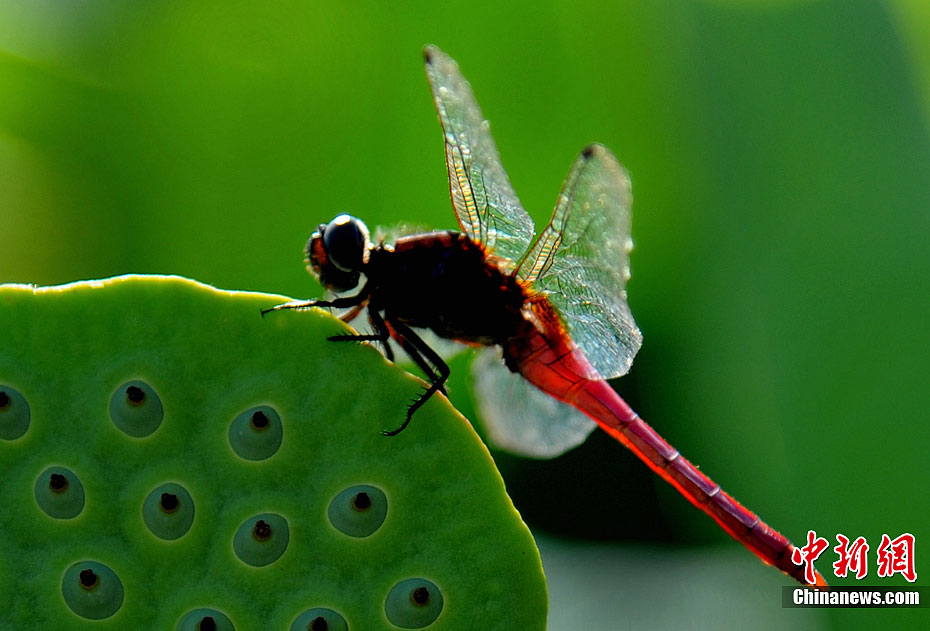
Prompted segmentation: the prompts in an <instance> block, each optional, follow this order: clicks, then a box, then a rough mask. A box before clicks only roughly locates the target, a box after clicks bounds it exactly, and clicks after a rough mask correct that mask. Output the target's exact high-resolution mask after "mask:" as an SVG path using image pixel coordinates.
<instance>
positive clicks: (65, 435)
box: [0, 276, 546, 631]
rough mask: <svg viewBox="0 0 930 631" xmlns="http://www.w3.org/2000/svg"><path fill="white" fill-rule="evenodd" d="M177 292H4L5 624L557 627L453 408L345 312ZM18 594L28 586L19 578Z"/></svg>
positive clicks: (530, 549)
mask: <svg viewBox="0 0 930 631" xmlns="http://www.w3.org/2000/svg"><path fill="white" fill-rule="evenodd" d="M284 301H286V299H285V298H283V297H281V296H272V295H266V294H258V293H245V292H227V291H220V290H217V289H214V288H212V287H208V286H206V285H202V284H199V283H196V282H193V281H190V280H186V279H182V278H177V277H161V276H127V277H119V278H113V279H108V280H104V281H95V282H86V283H74V284H71V285H65V286H62V287H49V288H35V287H29V286H23V285H5V286H0V304H2V305H3V308H2V309H0V476H2V479H3V484H2V485H0V501H2V503H3V507H4V510H3V511H0V532H2V533H3V538H2V541H0V580H2V581H3V584H4V585H6V586H8V587H9V589H4V590H0V611H2V612H3V618H2V623H0V627H2V628H3V629H11V630H13V631H19V630H23V631H25V630H27V629H30V630H31V629H69V630H71V629H74V630H77V631H80V630H81V629H88V630H90V629H93V630H94V631H116V630H120V631H122V630H123V629H167V630H181V631H189V630H198V629H199V630H201V631H202V630H204V629H217V630H223V631H228V630H230V629H234V630H239V631H248V630H251V629H285V630H286V629H290V630H292V631H293V630H295V629H296V630H299V631H318V630H320V629H326V630H329V631H332V630H339V631H343V630H350V631H362V630H371V629H392V628H393V629H430V630H431V631H455V630H460V629H492V630H493V629H502V630H503V629H507V630H509V629H531V630H532V629H539V630H541V629H544V628H545V621H546V591H545V580H544V577H543V575H542V567H541V564H540V560H539V555H538V552H537V550H536V547H535V545H534V543H533V539H532V537H531V535H530V533H529V531H528V530H527V528H526V526H525V525H524V524H523V522H522V521H521V520H520V518H519V515H518V514H517V513H516V511H515V510H514V508H513V505H512V504H511V502H510V499H509V498H508V497H507V495H506V493H505V491H504V485H503V482H502V480H501V478H500V476H499V474H498V472H497V470H496V468H495V467H494V464H493V462H492V461H491V458H490V456H489V454H488V452H487V450H486V449H485V448H484V446H483V445H482V444H481V443H480V441H479V440H478V439H477V437H476V436H475V434H474V432H473V430H472V429H471V427H470V426H469V424H468V423H467V422H466V421H465V420H464V419H463V418H462V417H461V416H460V415H458V414H457V413H456V412H455V411H454V410H453V409H452V408H451V406H449V404H448V402H447V401H446V400H445V398H444V397H442V396H436V397H434V398H433V399H432V400H430V401H429V402H428V403H427V404H426V405H425V406H424V407H423V409H422V410H420V411H419V412H418V413H417V416H416V418H415V419H414V422H413V423H411V425H410V427H409V428H407V429H406V430H405V431H404V432H403V433H401V434H400V435H398V436H396V437H385V436H382V435H381V430H382V429H386V428H388V429H390V428H394V427H396V426H397V425H398V424H399V422H401V421H402V420H403V418H404V411H405V406H406V404H407V401H408V400H409V399H410V398H411V397H412V396H413V395H415V394H416V393H417V392H418V391H420V390H421V389H422V383H420V382H419V381H418V380H417V379H416V378H414V377H412V376H411V375H409V374H407V373H405V372H403V371H401V370H400V369H398V368H396V367H395V366H393V365H391V364H390V363H388V362H386V361H385V360H384V359H383V357H381V355H380V354H379V353H378V352H377V351H376V350H375V349H374V348H371V347H369V346H367V345H359V344H336V343H332V342H329V341H327V339H326V338H327V337H328V336H330V335H333V334H336V333H340V332H347V331H348V328H347V327H346V325H344V324H343V323H341V322H339V321H338V320H336V319H334V318H333V317H331V316H330V315H328V314H326V313H324V312H322V311H318V310H311V311H309V312H301V313H296V312H277V313H273V314H268V315H266V316H265V317H264V318H262V317H261V316H260V314H259V312H260V310H261V309H263V308H267V307H270V306H272V305H275V304H278V303H281V302H284ZM14 585H15V587H14Z"/></svg>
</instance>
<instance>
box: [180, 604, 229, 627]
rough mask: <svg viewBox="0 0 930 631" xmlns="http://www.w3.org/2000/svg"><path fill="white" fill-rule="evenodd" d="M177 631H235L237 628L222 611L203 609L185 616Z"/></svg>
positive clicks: (195, 610)
mask: <svg viewBox="0 0 930 631" xmlns="http://www.w3.org/2000/svg"><path fill="white" fill-rule="evenodd" d="M177 631H235V627H234V626H233V623H232V621H231V620H230V619H229V616H227V615H226V614H224V613H223V612H222V611H219V610H217V609H210V608H208V607H201V608H199V609H194V610H193V611H189V612H187V613H186V614H184V616H182V617H181V620H180V621H179V622H178V626H177Z"/></svg>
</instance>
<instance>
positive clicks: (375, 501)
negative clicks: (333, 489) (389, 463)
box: [327, 484, 388, 538]
mask: <svg viewBox="0 0 930 631" xmlns="http://www.w3.org/2000/svg"><path fill="white" fill-rule="evenodd" d="M387 513H388V502H387V496H386V495H385V494H384V491H382V490H381V489H379V488H378V487H376V486H371V485H370V484H359V485H357V486H351V487H349V488H347V489H345V490H343V491H342V492H340V493H339V494H338V495H337V496H336V497H334V498H333V500H332V501H331V502H330V503H329V509H328V510H327V516H328V517H329V523H331V524H332V525H333V527H334V528H335V529H336V530H338V531H339V532H341V533H342V534H344V535H348V536H350V537H356V538H362V537H368V536H371V535H372V534H374V533H375V532H376V531H377V530H378V529H379V528H381V525H382V524H383V523H384V520H385V518H386V517H387Z"/></svg>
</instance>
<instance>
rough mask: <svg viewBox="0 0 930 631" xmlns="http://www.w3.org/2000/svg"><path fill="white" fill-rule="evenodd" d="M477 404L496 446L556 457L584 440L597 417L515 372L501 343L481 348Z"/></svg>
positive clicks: (475, 378)
mask: <svg viewBox="0 0 930 631" xmlns="http://www.w3.org/2000/svg"><path fill="white" fill-rule="evenodd" d="M471 374H472V382H473V389H474V393H475V405H476V407H477V409H478V414H479V415H480V417H481V418H480V419H479V420H480V422H481V424H482V426H483V427H484V430H485V433H486V435H487V437H488V442H490V443H491V444H492V445H493V446H494V447H496V448H498V449H503V450H505V451H508V452H510V453H515V454H519V455H522V456H528V457H530V458H554V457H555V456H558V455H561V454H563V453H564V452H566V451H568V450H569V449H571V448H573V447H576V446H578V445H580V444H581V443H582V442H584V440H585V439H586V438H587V437H588V435H589V434H590V433H591V432H592V430H594V428H595V424H594V421H592V420H591V419H589V418H588V417H587V416H585V415H584V414H582V413H581V412H579V411H578V410H576V409H575V408H573V407H571V406H570V405H568V404H566V403H562V402H561V401H559V400H558V399H554V398H552V397H550V396H549V395H547V394H545V393H543V392H542V391H541V390H538V389H537V388H536V387H534V386H532V385H531V384H530V383H529V382H528V381H526V380H525V379H523V378H522V377H521V376H519V375H517V374H514V373H512V372H510V370H508V369H507V367H506V366H505V365H504V362H503V360H502V359H501V355H500V351H499V349H496V348H484V349H482V350H480V351H479V352H477V353H476V354H475V358H474V360H472V366H471Z"/></svg>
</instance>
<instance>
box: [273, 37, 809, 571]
mask: <svg viewBox="0 0 930 631" xmlns="http://www.w3.org/2000/svg"><path fill="white" fill-rule="evenodd" d="M425 60H426V74H427V77H428V79H429V83H430V87H431V89H432V94H433V100H434V102H435V105H436V110H437V112H438V114H439V120H440V123H441V126H442V131H443V140H444V144H445V156H446V166H447V172H448V179H449V190H450V196H451V199H452V206H453V208H454V211H455V216H456V219H457V222H458V225H459V228H460V229H461V230H460V231H440V232H428V233H422V234H412V235H406V236H401V237H399V238H397V239H396V240H394V242H393V243H391V244H389V243H385V242H384V240H381V241H380V242H379V243H377V244H374V243H373V242H372V240H371V237H370V233H369V231H368V228H367V227H366V226H365V224H364V223H363V222H362V221H361V220H360V219H358V218H356V217H353V216H351V215H348V214H341V215H339V216H337V217H336V218H334V219H333V220H332V221H330V222H329V223H326V224H320V225H319V227H318V228H317V230H316V231H314V232H313V234H312V235H311V237H310V239H309V241H308V243H307V248H306V254H307V262H308V269H309V270H310V271H311V273H313V274H314V275H315V276H316V277H317V279H318V280H319V281H320V284H321V285H322V286H323V287H324V288H326V290H327V291H328V292H329V295H328V296H327V298H326V299H314V300H309V301H304V302H288V303H284V304H280V305H276V306H274V307H272V308H270V309H266V310H264V311H263V312H262V315H264V314H265V313H267V312H270V311H278V310H284V309H308V308H311V307H324V308H327V307H328V308H335V309H341V310H344V311H343V313H342V315H341V316H340V317H341V319H343V320H344V321H346V322H351V321H352V320H354V319H356V318H358V317H359V315H360V314H361V313H362V312H363V311H367V318H368V321H369V322H370V325H371V329H372V332H371V333H352V334H341V335H335V336H332V337H330V338H329V339H330V340H332V341H337V342H379V343H381V344H382V345H383V348H384V351H385V354H386V355H387V357H388V359H390V360H392V361H393V360H394V352H393V351H392V350H391V345H390V344H389V341H393V343H395V344H396V345H397V346H399V347H400V349H402V350H403V351H404V352H405V353H406V355H408V356H409V357H410V359H411V360H412V361H413V362H414V363H415V364H416V365H417V366H418V367H419V368H420V370H421V371H422V372H423V373H424V375H426V377H427V380H428V386H427V387H426V388H425V390H424V391H423V392H421V393H420V394H419V395H418V396H417V397H416V398H415V399H413V400H412V402H411V403H410V405H409V406H408V408H407V411H406V417H405V419H404V421H403V423H402V424H401V425H400V426H399V427H397V428H396V429H392V430H389V431H383V432H382V433H383V434H385V435H389V436H394V435H397V434H398V433H400V432H401V431H402V430H403V429H404V428H405V427H407V425H408V424H409V423H410V421H411V418H412V417H413V415H414V413H415V412H416V411H417V410H418V409H420V407H422V406H423V404H424V403H426V402H427V401H428V400H429V399H430V398H431V397H432V396H434V395H435V394H437V393H442V394H445V382H446V380H447V378H448V377H449V374H450V371H449V367H448V365H447V364H446V363H445V361H444V360H443V358H442V356H441V354H440V353H438V352H437V351H436V350H434V349H433V347H432V346H431V345H430V344H429V343H427V342H426V341H424V338H423V336H422V331H423V330H427V331H431V332H432V334H433V335H434V336H438V337H439V338H446V339H449V340H454V341H456V342H461V343H464V344H467V345H471V346H476V347H480V348H486V349H497V351H498V353H499V354H498V355H497V356H496V357H495V356H493V354H492V353H485V354H484V355H483V356H482V358H480V361H478V360H476V362H475V364H476V366H477V367H478V370H477V374H478V378H477V379H476V383H475V386H476V391H477V392H476V394H477V396H476V400H477V401H478V403H479V412H480V415H481V416H482V417H486V419H487V420H488V433H489V435H490V436H489V437H490V438H491V440H492V442H494V443H496V444H497V445H500V446H503V447H504V448H509V449H510V450H511V451H516V452H518V453H524V454H526V455H531V456H537V457H546V456H552V455H555V454H557V453H560V452H562V451H565V450H566V449H568V448H570V447H572V446H574V445H576V444H578V443H580V442H581V441H583V440H584V439H585V438H586V437H587V435H588V433H589V432H590V431H591V430H592V429H593V428H594V427H595V426H599V427H600V428H601V429H602V430H604V431H605V432H607V433H608V434H609V435H610V436H612V437H613V438H614V439H616V440H617V441H619V442H620V443H621V444H622V445H624V446H625V447H627V448H628V449H629V450H630V451H632V452H633V453H634V454H635V455H636V456H637V457H638V458H639V459H640V460H642V461H643V462H644V463H645V464H646V465H647V466H648V467H649V468H650V469H652V470H653V471H654V472H655V473H657V474H658V475H659V476H660V477H661V478H662V479H664V480H665V481H666V482H668V483H669V484H671V485H672V486H673V487H674V488H675V489H677V490H678V492H679V493H681V495H683V496H684V497H685V499H687V500H688V501H689V502H691V503H692V504H693V505H694V506H695V507H697V508H698V509H700V510H701V511H703V512H705V513H706V514H707V515H709V516H710V517H711V518H712V519H714V520H715V521H716V522H717V523H718V524H719V525H720V527H721V528H723V530H725V531H726V532H727V533H729V534H730V535H731V536H733V537H734V538H735V539H736V540H737V541H739V542H741V543H742V544H743V545H744V546H745V547H747V548H748V549H749V550H751V551H752V552H753V553H755V554H756V555H757V556H758V557H759V558H760V559H761V560H762V561H764V562H765V563H767V564H770V565H773V566H775V567H777V568H778V569H780V570H781V571H783V572H785V573H786V574H788V575H789V576H791V577H793V578H794V579H796V580H797V581H799V582H801V583H803V584H812V585H817V586H825V585H826V582H825V581H824V579H823V576H822V575H821V574H820V573H819V572H816V570H814V572H813V580H810V577H809V576H808V577H805V568H804V567H803V566H800V565H796V564H795V563H794V562H793V561H792V560H791V557H792V554H793V553H794V551H795V549H796V548H795V546H794V545H793V544H792V543H791V542H790V541H789V540H788V539H787V538H786V537H785V536H784V535H782V534H781V533H779V532H778V531H776V530H774V529H773V528H771V527H770V526H769V525H768V524H766V523H765V522H763V521H762V520H761V519H760V518H759V517H758V516H757V515H756V514H754V513H753V512H751V511H750V510H749V509H747V508H746V507H744V506H743V505H742V504H740V503H739V502H737V501H736V500H735V499H733V497H732V496H730V495H729V494H727V493H726V492H724V491H723V490H722V489H721V488H720V485H718V484H717V483H715V482H713V481H712V480H711V479H710V478H709V477H707V476H706V475H705V474H704V473H702V472H701V471H699V470H698V469H697V467H695V466H694V465H693V464H691V463H690V462H689V461H688V460H686V459H685V458H684V457H683V456H682V455H681V454H680V453H679V452H678V450H676V449H675V448H674V447H672V446H671V445H670V444H669V443H668V442H666V441H665V440H664V439H663V438H662V437H661V436H660V435H659V434H658V433H657V432H656V431H655V430H654V429H652V427H650V426H649V425H648V424H647V423H646V422H645V421H643V419H642V418H640V417H639V416H638V415H637V414H636V412H634V411H633V410H632V409H631V408H630V407H629V406H628V405H627V404H626V402H625V401H624V400H623V399H622V398H621V397H620V396H619V395H618V394H617V393H616V392H615V391H614V389H613V388H612V387H611V386H610V385H609V384H608V383H607V379H611V378H614V377H618V376H621V375H623V374H625V373H626V372H627V371H628V370H629V368H630V365H631V364H632V362H633V358H634V356H635V355H636V353H637V351H638V350H639V348H640V345H641V344H642V335H641V333H640V331H639V328H638V327H637V325H636V322H635V321H634V319H633V315H632V313H631V311H630V308H629V305H628V304H627V294H626V283H627V281H628V279H629V254H630V251H631V249H632V240H631V239H630V217H631V215H630V206H631V202H632V197H631V186H630V178H629V176H628V174H627V172H626V170H625V169H624V168H623V166H622V165H621V164H620V162H619V161H618V160H617V158H616V157H614V155H613V154H612V153H611V152H610V151H609V150H608V149H607V148H606V147H604V146H603V145H600V144H591V145H589V146H587V147H585V148H584V150H583V151H581V153H580V154H579V155H578V157H577V158H576V160H575V162H574V164H573V165H572V167H571V170H570V171H569V174H568V177H567V178H566V181H565V183H564V185H563V187H562V190H561V192H560V194H559V197H558V200H557V202H556V205H555V210H554V211H553V213H552V217H551V219H550V220H549V222H548V224H546V226H545V227H544V228H543V229H542V230H541V231H540V232H539V234H538V235H537V234H536V232H535V229H534V225H533V221H532V219H531V218H530V216H529V214H528V213H527V212H526V211H525V210H524V208H523V207H522V206H521V204H520V201H519V199H518V198H517V195H516V193H515V192H514V190H513V187H512V186H511V184H510V181H509V179H508V177H507V174H506V172H505V171H504V168H503V165H502V164H501V159H500V155H499V153H498V150H497V147H496V145H495V143H494V140H493V138H492V136H491V132H490V127H489V124H488V122H487V121H486V120H485V119H484V117H483V115H482V113H481V110H480V108H479V107H478V104H477V101H476V100H475V97H474V94H473V92H472V89H471V86H470V85H469V83H468V82H467V81H466V80H465V78H464V77H463V76H462V74H461V72H460V71H459V68H458V65H457V64H456V62H455V61H454V60H452V59H451V58H450V57H449V56H448V55H446V54H445V53H443V52H442V51H441V50H439V49H438V48H436V47H435V46H428V47H426V49H425ZM353 291H354V293H351V292H353ZM592 421H593V423H592Z"/></svg>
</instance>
